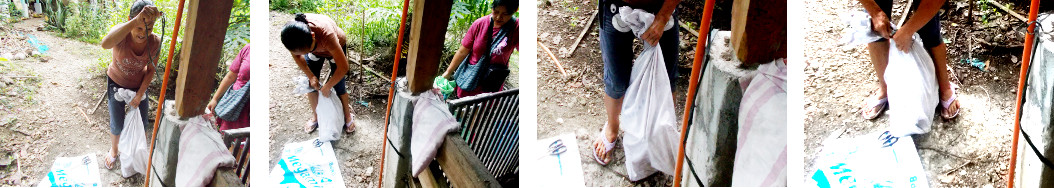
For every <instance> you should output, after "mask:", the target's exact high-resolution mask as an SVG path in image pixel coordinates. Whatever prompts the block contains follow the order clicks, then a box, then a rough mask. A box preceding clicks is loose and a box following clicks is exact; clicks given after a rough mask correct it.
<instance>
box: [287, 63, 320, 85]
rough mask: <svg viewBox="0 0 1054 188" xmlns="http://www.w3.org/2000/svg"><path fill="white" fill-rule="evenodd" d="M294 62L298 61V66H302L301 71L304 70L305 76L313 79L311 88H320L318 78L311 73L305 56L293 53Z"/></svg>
mask: <svg viewBox="0 0 1054 188" xmlns="http://www.w3.org/2000/svg"><path fill="white" fill-rule="evenodd" d="M293 62H296V67H298V68H300V72H303V73H304V76H307V79H308V80H311V88H314V89H318V78H317V77H315V75H314V74H311V68H309V67H307V61H305V60H304V56H303V55H293Z"/></svg>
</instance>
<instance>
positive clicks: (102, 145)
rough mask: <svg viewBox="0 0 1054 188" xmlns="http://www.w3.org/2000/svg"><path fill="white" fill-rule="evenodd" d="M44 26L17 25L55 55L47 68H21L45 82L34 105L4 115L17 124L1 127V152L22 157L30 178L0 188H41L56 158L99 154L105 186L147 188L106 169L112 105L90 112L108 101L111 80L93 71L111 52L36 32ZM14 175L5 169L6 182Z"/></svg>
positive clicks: (34, 62) (33, 62) (36, 64)
mask: <svg viewBox="0 0 1054 188" xmlns="http://www.w3.org/2000/svg"><path fill="white" fill-rule="evenodd" d="M41 23H43V19H42V18H38V19H30V20H26V21H22V22H19V23H15V24H13V28H14V29H16V30H19V31H22V32H25V33H26V34H32V35H35V36H37V38H39V39H40V40H41V41H42V42H43V43H44V44H46V45H47V46H48V47H49V48H50V50H48V51H47V52H46V54H45V57H44V58H46V59H49V61H47V62H41V61H40V60H39V58H29V59H25V60H21V61H16V62H15V63H17V64H20V65H22V66H24V67H27V68H29V69H31V70H32V71H33V72H35V73H36V74H37V75H39V76H40V79H41V81H40V82H39V85H38V87H39V88H38V90H37V93H36V94H35V96H34V97H33V101H32V102H31V103H30V104H22V105H21V106H17V107H15V108H13V109H4V110H3V111H0V118H2V119H8V120H10V119H15V120H14V121H13V122H9V123H3V124H0V125H2V126H0V127H2V128H0V140H2V141H0V149H2V150H4V151H13V152H15V153H16V154H18V153H20V155H19V157H18V160H19V161H20V165H21V167H22V171H23V175H25V176H26V177H25V179H23V181H22V183H21V184H0V185H4V186H36V183H37V182H40V180H41V179H42V178H44V177H45V176H46V174H47V171H48V170H49V169H50V168H51V164H52V163H53V162H54V160H55V158H56V157H72V156H78V155H84V154H94V155H96V157H97V159H98V160H99V161H98V164H100V166H99V168H100V169H101V172H102V174H101V175H102V182H103V185H104V186H115V187H123V186H141V185H142V184H143V176H142V175H135V176H132V177H131V178H123V177H122V176H121V174H120V173H121V172H120V170H118V168H115V169H114V170H106V169H105V167H104V166H102V164H103V163H104V160H105V156H106V155H107V153H108V151H109V149H110V133H109V125H108V123H109V115H108V113H109V112H108V111H107V108H106V102H103V104H101V105H100V106H99V109H98V110H96V111H95V112H94V113H90V112H92V108H93V107H95V104H96V102H98V100H99V98H100V97H103V96H104V91H105V85H106V77H105V76H104V75H103V74H101V73H99V74H95V73H92V72H91V71H89V68H90V67H92V66H96V65H95V62H96V60H97V59H99V58H102V57H104V56H105V53H109V51H106V50H103V49H102V48H101V47H98V46H97V45H93V44H88V43H83V42H80V41H75V40H71V39H66V38H60V37H57V36H55V35H56V33H54V32H47V31H36V27H37V26H39V25H40V24H41ZM20 42H25V41H20ZM19 95H22V94H21V93H20V94H19ZM150 105H151V106H155V105H156V104H153V103H152V104H150ZM5 122H6V120H5ZM147 131H150V129H148V130H147ZM147 137H148V138H147V139H149V135H147ZM14 172H15V169H14V168H7V169H4V170H2V171H0V177H4V176H12V175H14V174H15V173H14Z"/></svg>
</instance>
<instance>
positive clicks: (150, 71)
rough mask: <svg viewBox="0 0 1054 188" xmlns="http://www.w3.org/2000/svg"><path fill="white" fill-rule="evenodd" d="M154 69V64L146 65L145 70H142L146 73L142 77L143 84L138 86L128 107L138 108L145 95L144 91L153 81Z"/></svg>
mask: <svg viewBox="0 0 1054 188" xmlns="http://www.w3.org/2000/svg"><path fill="white" fill-rule="evenodd" d="M155 62H156V60H155ZM154 69H155V68H154V64H149V65H146V67H145V69H144V70H143V71H144V72H146V74H145V75H143V82H142V83H140V84H139V91H136V92H135V97H133V98H132V101H131V102H128V103H127V104H128V105H129V106H130V107H137V106H139V102H140V100H142V99H143V96H144V95H146V89H147V88H149V87H150V82H151V81H153V80H154Z"/></svg>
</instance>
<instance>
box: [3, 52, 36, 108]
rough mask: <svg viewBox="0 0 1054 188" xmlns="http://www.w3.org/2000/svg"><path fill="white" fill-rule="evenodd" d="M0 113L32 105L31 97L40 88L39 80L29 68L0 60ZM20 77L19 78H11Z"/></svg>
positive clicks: (33, 101) (33, 102)
mask: <svg viewBox="0 0 1054 188" xmlns="http://www.w3.org/2000/svg"><path fill="white" fill-rule="evenodd" d="M0 73H3V74H0V95H7V96H9V97H0V111H3V110H5V109H13V108H17V107H19V106H21V105H32V104H35V103H36V101H35V100H33V97H34V96H35V95H36V94H37V89H38V88H40V87H39V85H40V81H41V79H40V78H39V77H37V76H38V75H37V74H36V73H34V72H33V71H32V70H29V68H26V67H25V66H22V65H19V64H17V63H14V62H11V61H6V60H3V59H0ZM12 76H20V77H12Z"/></svg>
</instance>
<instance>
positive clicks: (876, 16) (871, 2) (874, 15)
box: [859, 0, 893, 38]
mask: <svg viewBox="0 0 1054 188" xmlns="http://www.w3.org/2000/svg"><path fill="white" fill-rule="evenodd" d="M859 1H860V4H861V5H863V6H864V10H867V13H868V14H871V30H874V31H875V32H878V35H881V36H882V38H890V37H892V36H893V27H892V26H890V24H891V23H890V22H889V16H886V12H885V11H882V7H880V6H878V3H876V2H875V0H859Z"/></svg>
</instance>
